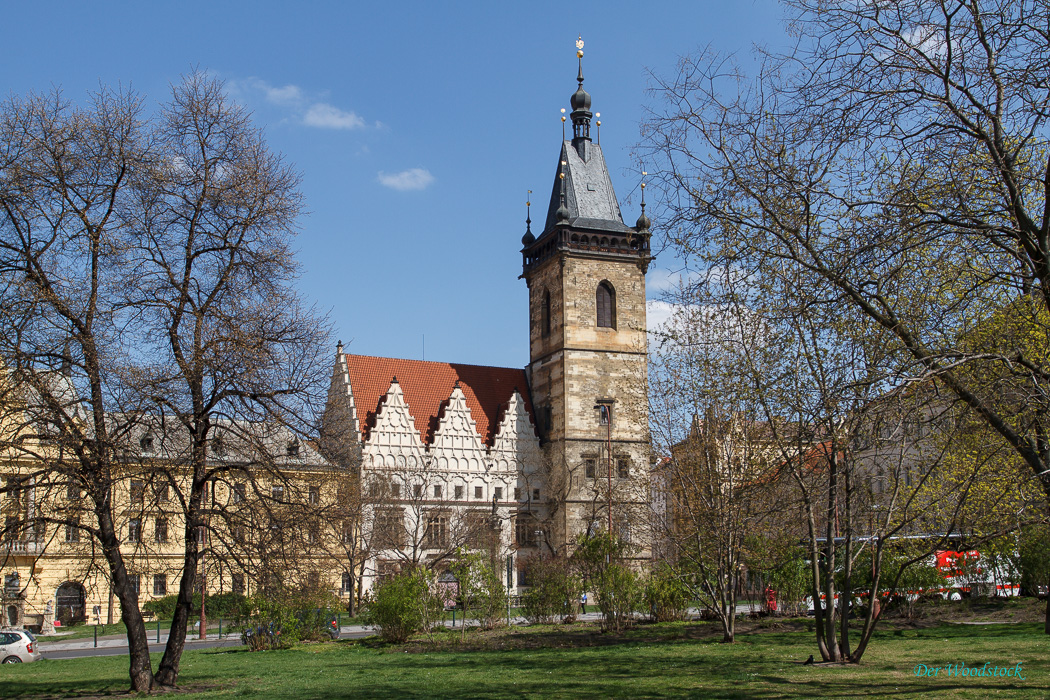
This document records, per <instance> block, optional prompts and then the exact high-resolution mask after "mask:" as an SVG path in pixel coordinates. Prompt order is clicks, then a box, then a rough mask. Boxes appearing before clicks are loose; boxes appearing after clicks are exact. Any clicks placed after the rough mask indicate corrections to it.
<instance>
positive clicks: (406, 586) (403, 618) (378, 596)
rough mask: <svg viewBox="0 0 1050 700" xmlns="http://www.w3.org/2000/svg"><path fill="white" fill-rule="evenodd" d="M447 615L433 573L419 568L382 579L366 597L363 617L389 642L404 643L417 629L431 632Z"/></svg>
mask: <svg viewBox="0 0 1050 700" xmlns="http://www.w3.org/2000/svg"><path fill="white" fill-rule="evenodd" d="M443 616H444V604H443V603H442V601H441V597H440V596H439V595H438V594H437V590H436V586H435V583H434V575H433V573H432V572H430V571H427V570H426V569H422V568H417V569H409V570H406V571H402V572H401V573H399V574H398V575H396V576H394V577H392V578H389V579H386V580H385V581H381V582H380V583H379V584H378V585H377V586H376V587H375V590H373V592H372V593H371V595H370V596H369V597H368V598H367V599H366V600H365V603H364V614H363V616H362V617H363V619H364V623H365V624H366V625H369V626H371V627H374V628H375V629H376V630H377V631H378V632H379V636H380V637H381V638H382V639H384V640H385V641H388V642H404V641H407V640H408V638H409V637H410V636H411V635H412V634H413V633H415V632H419V631H429V630H430V628H431V627H433V626H434V625H435V624H437V623H438V622H439V621H440V620H441V619H442V618H443Z"/></svg>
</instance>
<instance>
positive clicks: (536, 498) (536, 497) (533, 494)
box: [532, 489, 540, 501]
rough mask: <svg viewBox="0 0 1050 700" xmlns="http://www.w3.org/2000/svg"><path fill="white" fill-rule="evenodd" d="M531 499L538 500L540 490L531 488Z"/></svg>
mask: <svg viewBox="0 0 1050 700" xmlns="http://www.w3.org/2000/svg"><path fill="white" fill-rule="evenodd" d="M532 500H534V501H538V500H540V490H539V489H533V490H532Z"/></svg>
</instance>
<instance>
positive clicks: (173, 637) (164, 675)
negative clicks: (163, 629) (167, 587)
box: [156, 498, 204, 687]
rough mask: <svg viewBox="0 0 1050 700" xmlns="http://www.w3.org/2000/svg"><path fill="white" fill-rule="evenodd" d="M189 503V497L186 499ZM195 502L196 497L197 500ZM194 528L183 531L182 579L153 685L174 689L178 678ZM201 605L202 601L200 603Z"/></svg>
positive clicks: (193, 565)
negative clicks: (184, 554) (155, 683)
mask: <svg viewBox="0 0 1050 700" xmlns="http://www.w3.org/2000/svg"><path fill="white" fill-rule="evenodd" d="M190 500H191V503H192V502H193V500H194V499H193V498H191V499H190ZM197 500H198V501H199V498H198V499H197ZM197 530H198V528H197V527H195V526H188V527H187V528H186V542H187V546H186V557H185V560H184V562H183V569H182V578H181V579H180V581H179V595H178V597H177V598H176V599H175V614H174V615H172V618H171V628H170V629H169V630H168V643H167V644H166V645H165V646H164V656H162V657H161V659H160V666H158V667H157V676H156V682H157V684H158V685H164V686H169V687H174V686H175V684H176V682H177V681H178V679H179V663H180V662H181V661H182V652H183V651H184V650H185V648H186V625H188V624H189V621H190V611H191V610H192V608H193V592H194V590H195V589H196V579H197V553H198V546H199V545H197V544H195V543H196V539H194V538H195V537H196V536H197ZM203 603H204V600H203V598H202V600H201V604H203Z"/></svg>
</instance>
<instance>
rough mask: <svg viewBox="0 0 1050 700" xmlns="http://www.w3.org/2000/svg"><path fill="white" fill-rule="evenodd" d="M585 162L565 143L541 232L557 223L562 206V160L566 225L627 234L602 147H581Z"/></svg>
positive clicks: (585, 144)
mask: <svg viewBox="0 0 1050 700" xmlns="http://www.w3.org/2000/svg"><path fill="white" fill-rule="evenodd" d="M583 147H584V149H585V150H584V152H585V153H586V155H587V159H586V160H584V159H583V158H582V157H581V156H580V154H579V153H577V151H576V148H574V147H573V145H572V141H564V142H563V143H562V145H561V154H560V155H559V157H558V163H559V170H558V171H556V172H555V173H554V187H553V189H552V190H551V200H550V204H549V205H548V207H547V222H546V223H545V224H544V227H543V231H544V233H546V232H548V231H550V230H551V229H553V228H554V225H555V224H556V223H557V215H556V212H557V211H558V207H559V206H561V178H559V177H558V174H559V173H560V172H561V170H560V168H561V165H560V164H561V162H562V161H565V207H566V208H567V209H568V210H569V224H570V225H571V226H573V227H574V228H588V229H595V230H599V231H610V232H615V233H628V232H630V231H631V230H632V229H630V228H628V227H627V226H626V225H625V224H624V223H623V215H622V214H621V213H620V204H619V203H618V202H617V201H616V192H614V191H613V186H612V180H611V179H610V178H609V169H608V168H607V167H606V165H605V156H603V155H602V147H601V146H599V145H598V144H596V143H591V142H586V143H584V144H583Z"/></svg>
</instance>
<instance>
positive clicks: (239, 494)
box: [233, 482, 248, 503]
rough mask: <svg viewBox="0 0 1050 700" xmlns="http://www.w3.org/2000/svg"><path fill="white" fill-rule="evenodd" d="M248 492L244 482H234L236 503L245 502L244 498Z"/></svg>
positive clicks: (234, 499)
mask: <svg viewBox="0 0 1050 700" xmlns="http://www.w3.org/2000/svg"><path fill="white" fill-rule="evenodd" d="M247 492H248V491H247V487H246V486H245V485H244V482H240V483H238V484H234V485H233V502H234V503H243V502H244V499H245V498H246V495H247Z"/></svg>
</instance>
